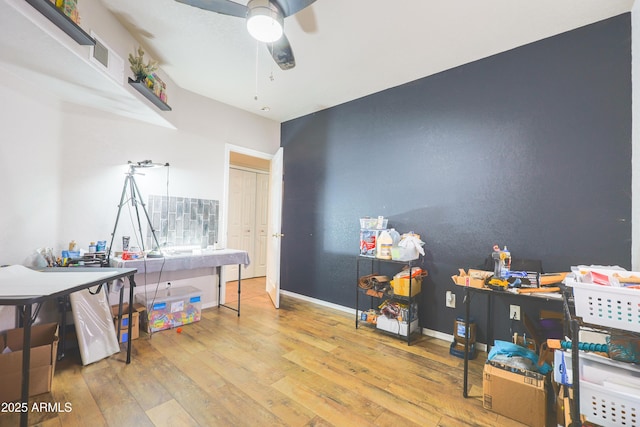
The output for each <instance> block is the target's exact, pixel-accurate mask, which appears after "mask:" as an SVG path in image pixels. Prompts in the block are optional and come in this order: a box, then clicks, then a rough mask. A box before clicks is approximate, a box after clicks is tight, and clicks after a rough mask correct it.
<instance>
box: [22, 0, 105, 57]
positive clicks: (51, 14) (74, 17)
mask: <svg viewBox="0 0 640 427" xmlns="http://www.w3.org/2000/svg"><path fill="white" fill-rule="evenodd" d="M26 2H27V3H29V4H30V5H31V6H33V7H34V8H35V9H36V10H37V11H38V12H40V13H42V14H43V15H44V16H45V17H46V18H47V19H49V20H50V21H51V22H53V23H54V24H55V25H56V26H57V27H58V28H60V29H61V30H62V31H64V32H65V33H67V35H69V37H71V38H72V39H74V40H75V41H76V42H77V43H78V44H81V45H86V46H93V45H95V44H96V41H95V40H94V39H93V38H92V37H91V36H90V35H89V34H87V33H86V32H85V31H84V30H83V29H82V28H80V26H79V25H78V24H79V23H80V15H79V14H78V10H77V8H76V6H77V0H55V1H51V0H26ZM67 3H68V5H67ZM67 6H68V7H67Z"/></svg>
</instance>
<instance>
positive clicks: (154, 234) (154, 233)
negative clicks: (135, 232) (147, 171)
mask: <svg viewBox="0 0 640 427" xmlns="http://www.w3.org/2000/svg"><path fill="white" fill-rule="evenodd" d="M131 186H132V193H133V189H135V191H136V192H137V193H138V195H140V190H139V189H138V184H136V181H135V180H134V179H133V178H132V179H131ZM140 199H142V197H140ZM140 204H141V205H142V210H143V211H144V215H145V216H146V217H147V223H148V224H149V230H151V236H152V237H153V241H154V242H155V244H156V247H155V248H154V249H160V243H159V242H158V237H157V236H156V230H155V229H154V228H153V224H151V218H149V212H147V207H146V206H145V204H144V202H143V201H142V200H140ZM137 209H138V208H137V207H136V213H137ZM138 226H140V217H139V216H138ZM140 233H141V234H142V231H141V232H140Z"/></svg>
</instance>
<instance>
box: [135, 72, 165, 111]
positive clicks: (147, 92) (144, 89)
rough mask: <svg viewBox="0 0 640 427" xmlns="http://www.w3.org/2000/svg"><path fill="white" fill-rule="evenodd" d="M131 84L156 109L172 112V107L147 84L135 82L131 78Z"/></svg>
mask: <svg viewBox="0 0 640 427" xmlns="http://www.w3.org/2000/svg"><path fill="white" fill-rule="evenodd" d="M129 84H130V85H131V86H133V87H134V88H135V89H136V90H137V91H138V92H140V93H141V94H142V95H143V96H144V97H145V98H147V99H148V100H149V101H151V102H152V103H153V105H155V106H156V107H158V108H159V109H160V110H162V111H171V107H169V105H167V104H166V103H165V102H164V101H163V100H161V99H160V98H158V97H157V96H156V94H155V93H153V91H152V90H151V89H149V87H148V86H147V85H146V84H145V82H143V81H140V80H133V79H131V78H130V77H129Z"/></svg>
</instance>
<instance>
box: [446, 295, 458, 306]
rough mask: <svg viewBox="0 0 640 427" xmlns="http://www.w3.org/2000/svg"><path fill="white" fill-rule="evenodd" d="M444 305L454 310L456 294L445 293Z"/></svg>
mask: <svg viewBox="0 0 640 427" xmlns="http://www.w3.org/2000/svg"><path fill="white" fill-rule="evenodd" d="M446 304H447V307H450V308H456V294H454V293H453V292H451V291H447V299H446Z"/></svg>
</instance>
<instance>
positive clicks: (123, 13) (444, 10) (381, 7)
mask: <svg viewBox="0 0 640 427" xmlns="http://www.w3.org/2000/svg"><path fill="white" fill-rule="evenodd" d="M86 1H89V0H86ZM100 1H101V2H102V3H103V5H104V6H105V7H106V8H107V9H109V10H110V11H111V12H112V13H113V14H114V15H115V16H116V17H117V18H118V20H119V21H120V22H121V23H122V24H123V25H124V26H125V27H126V28H127V29H128V30H129V32H130V33H131V34H132V35H133V36H134V38H136V39H137V40H138V41H139V42H140V43H141V45H142V46H143V47H144V48H145V50H146V52H147V54H148V56H151V57H152V58H154V59H157V60H158V61H159V63H160V67H161V68H162V71H163V72H164V73H166V74H167V75H168V76H169V77H170V78H171V79H172V80H173V81H174V82H175V83H176V84H178V85H179V86H181V87H182V88H183V89H186V90H189V91H192V92H195V93H198V94H200V95H203V96H206V97H209V98H212V99H215V100H217V101H220V102H223V103H225V104H229V105H232V106H235V107H238V108H241V109H244V110H247V111H250V112H252V113H255V114H258V115H262V116H264V117H267V118H270V119H273V120H276V121H278V122H283V121H287V120H290V119H293V118H296V117H300V116H303V115H306V114H309V113H312V112H315V111H319V110H322V109H324V108H327V107H331V106H335V105H338V104H341V103H344V102H347V101H350V100H353V99H357V98H360V97H363V96H366V95H369V94H371V93H375V92H379V91H381V90H384V89H387V88H390V87H394V86H398V85H401V84H403V83H406V82H409V81H413V80H416V79H419V78H422V77H425V76H429V75H432V74H435V73H438V72H440V71H443V70H447V69H450V68H453V67H456V66H459V65H462V64H465V63H468V62H471V61H475V60H477V59H481V58H484V57H487V56H490V55H493V54H496V53H499V52H503V51H506V50H509V49H512V48H515V47H517V46H521V45H524V44H527V43H530V42H533V41H536V40H540V39H543V38H546V37H549V36H553V35H555V34H559V33H562V32H565V31H568V30H571V29H574V28H578V27H581V26H584V25H587V24H590V23H593V22H596V21H599V20H603V19H606V18H609V17H612V16H616V15H619V14H621V13H624V12H629V11H630V10H631V7H632V5H633V0H534V1H532V0H483V1H479V0H395V1H382V0H317V1H316V2H315V3H314V4H313V5H311V6H310V7H308V8H306V9H304V10H302V11H301V12H299V13H298V14H296V15H294V16H291V17H288V18H286V19H285V33H286V34H287V37H288V39H289V41H290V43H291V45H292V48H293V52H294V54H295V58H296V67H295V68H294V69H292V70H288V71H282V70H281V69H280V68H279V67H278V66H277V65H276V64H275V63H274V62H273V60H272V59H271V57H270V55H269V54H268V52H267V49H266V47H265V46H263V45H258V44H257V42H256V41H255V40H253V39H252V38H251V37H250V36H249V34H248V33H247V31H246V27H245V22H244V19H242V18H237V17H232V16H225V15H220V14H217V13H213V12H207V11H204V10H201V9H198V8H194V7H190V6H187V5H184V4H181V3H177V2H175V1H174V0H135V1H132V0H100ZM238 3H243V4H246V3H247V0H239V1H238ZM133 48H134V47H133V46H132V51H133ZM127 71H128V70H127ZM256 96H257V100H256V99H255V97H256ZM263 107H269V111H262V110H261V109H262V108H263Z"/></svg>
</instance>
